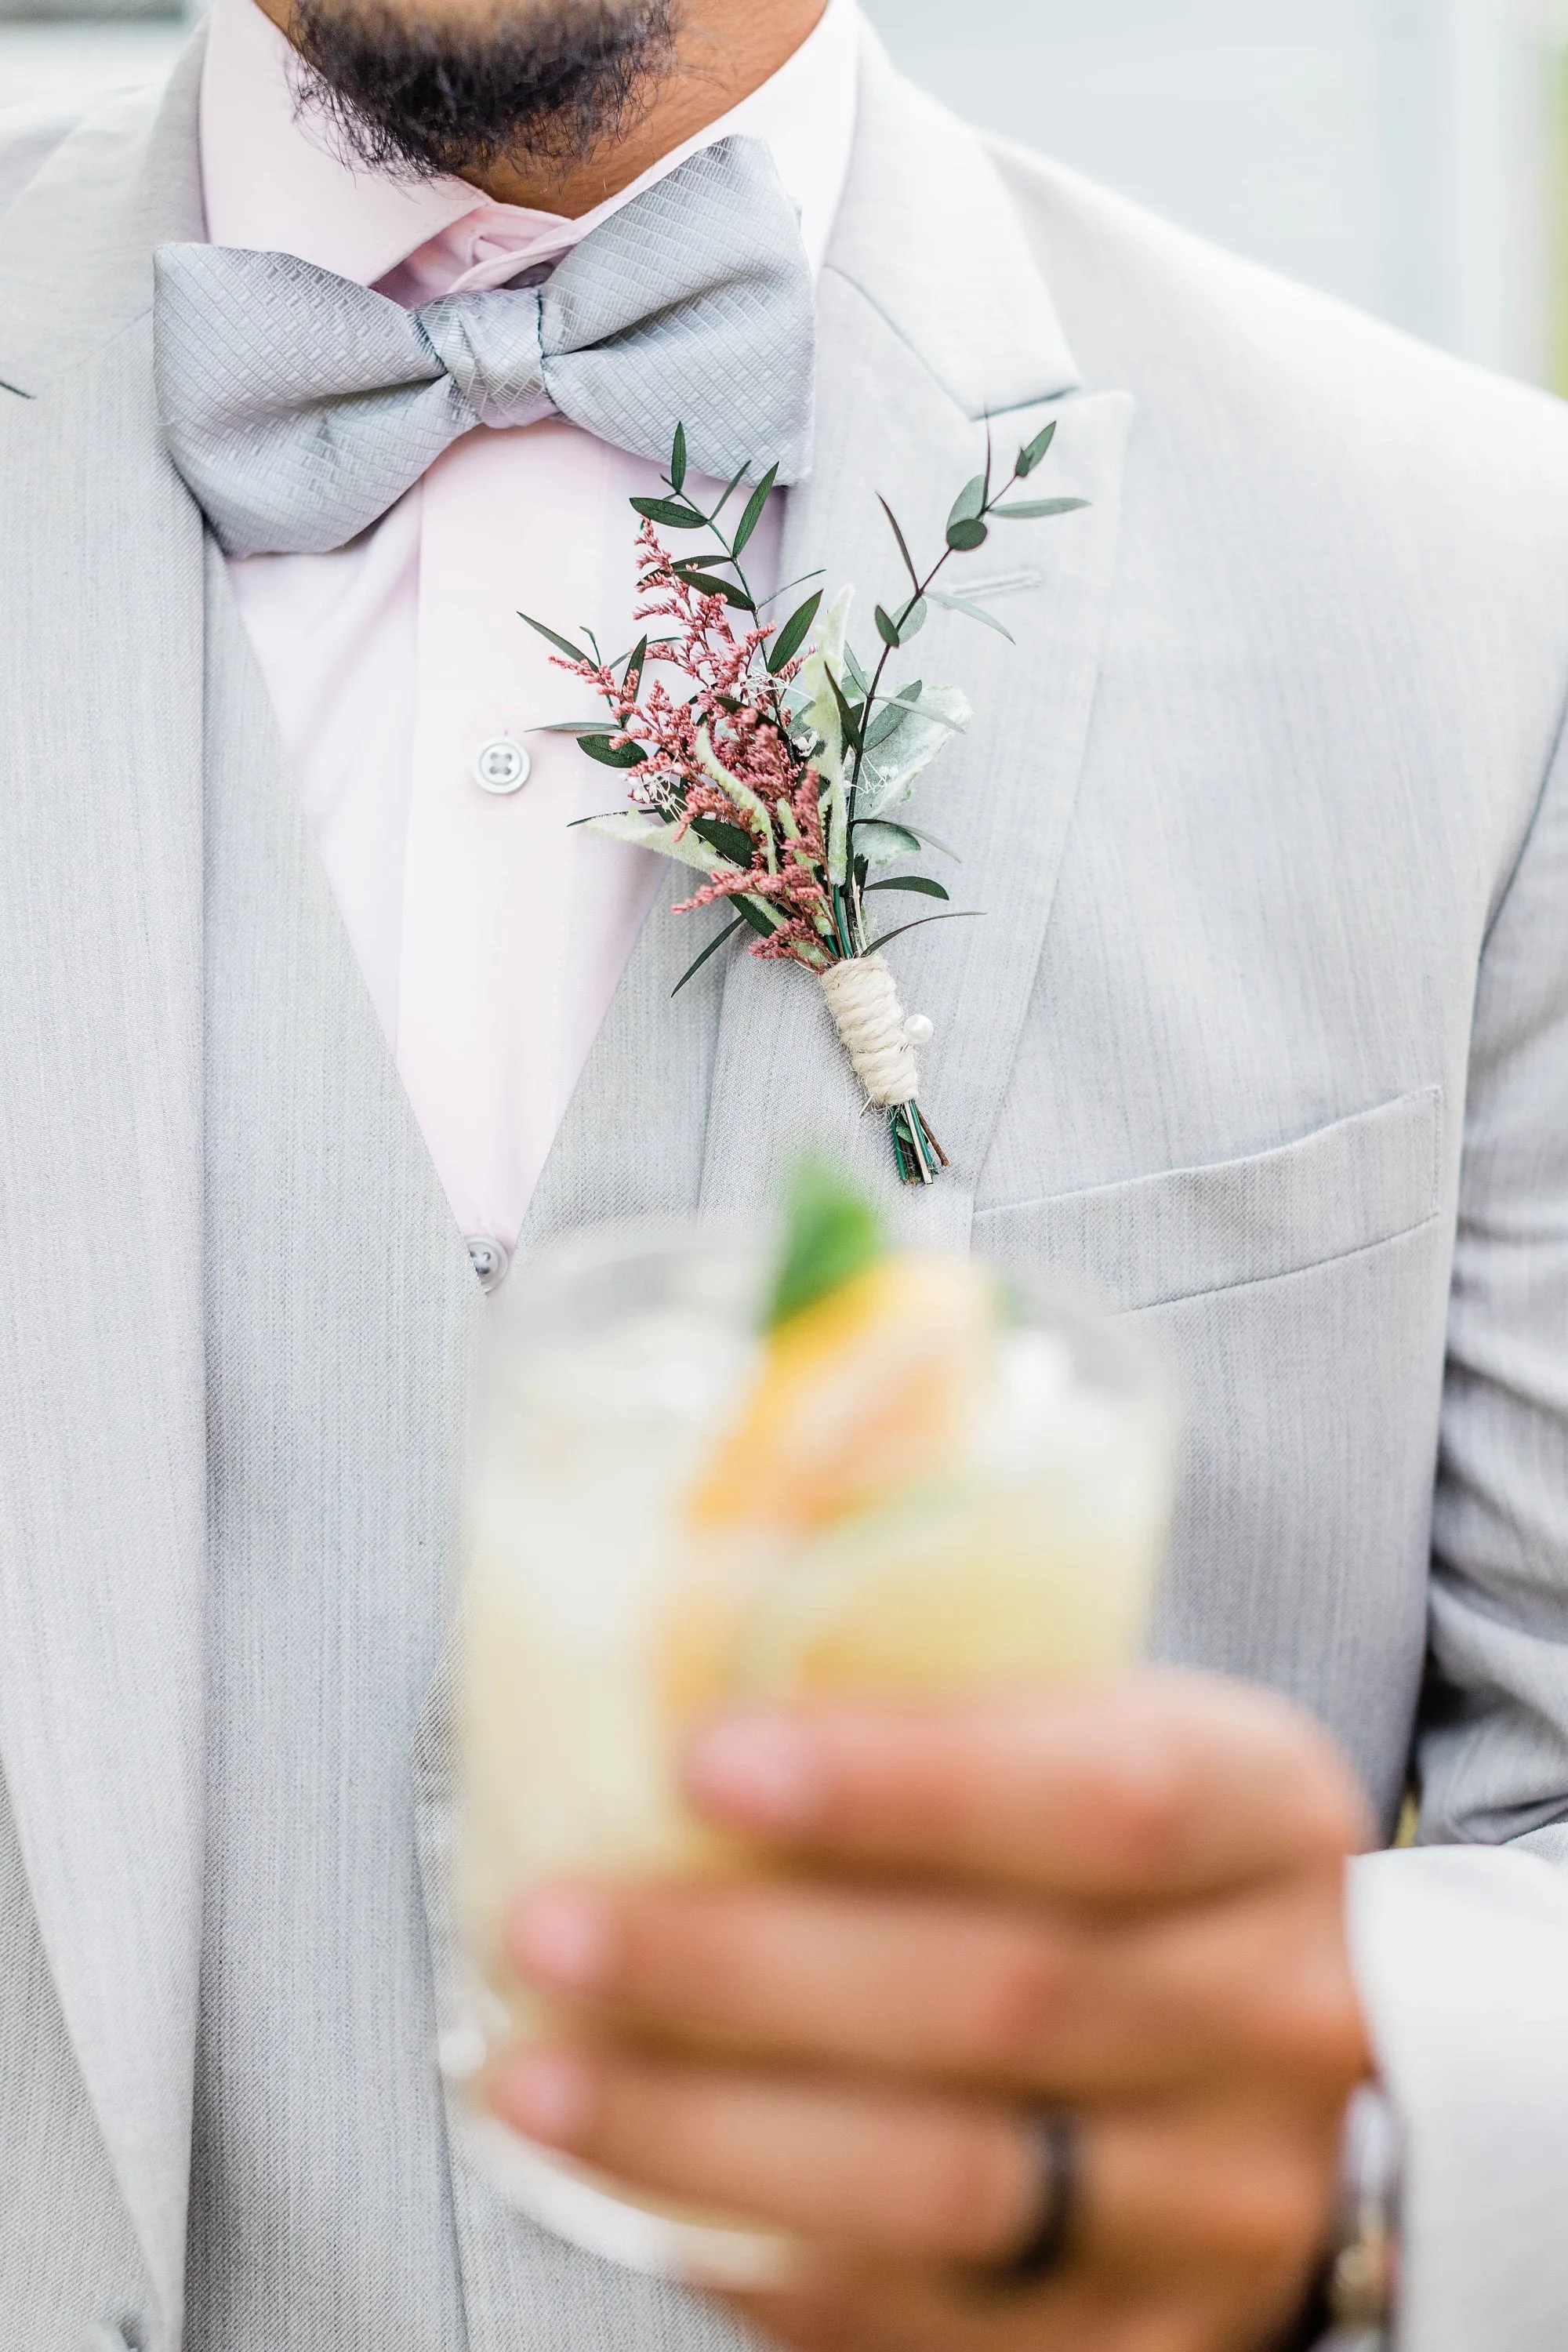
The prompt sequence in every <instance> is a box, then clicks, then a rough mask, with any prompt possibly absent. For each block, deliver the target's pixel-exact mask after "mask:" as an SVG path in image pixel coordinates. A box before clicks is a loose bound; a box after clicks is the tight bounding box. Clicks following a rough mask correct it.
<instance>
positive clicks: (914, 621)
mask: <svg viewBox="0 0 1568 2352" xmlns="http://www.w3.org/2000/svg"><path fill="white" fill-rule="evenodd" d="M929 617H930V609H929V607H928V605H927V604H926V600H925V598H924V597H923V596H916V597H915V598H913V599H912V601H911V602H910V604H906V605H905V607H904V609H903V611H902V612H901V613H900V614H899V643H900V645H901V646H907V645H908V644H909V642H910V638H911V637H918V636H919V635H920V633H921V630H922V629H923V628H924V627H925V625H926V622H927V620H928V618H929Z"/></svg>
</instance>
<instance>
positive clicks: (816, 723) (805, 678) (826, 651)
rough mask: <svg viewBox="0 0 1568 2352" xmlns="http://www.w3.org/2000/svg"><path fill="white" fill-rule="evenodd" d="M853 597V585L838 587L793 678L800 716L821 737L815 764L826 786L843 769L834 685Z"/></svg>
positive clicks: (840, 669) (840, 673)
mask: <svg viewBox="0 0 1568 2352" xmlns="http://www.w3.org/2000/svg"><path fill="white" fill-rule="evenodd" d="M854 596H855V591H854V590H853V588H841V589H840V590H839V592H838V593H837V596H836V597H835V598H834V600H833V602H832V604H830V605H829V606H828V608H827V617H826V620H825V621H824V622H823V624H822V626H821V628H820V629H819V631H818V632H817V638H816V644H815V645H814V646H813V647H812V649H811V651H810V652H809V653H808V654H807V656H806V657H805V661H804V662H802V664H801V666H800V668H799V671H798V672H797V673H796V679H795V683H796V685H797V686H798V687H799V688H800V690H801V692H802V694H803V695H804V696H805V704H804V708H803V716H804V717H805V719H806V721H807V722H808V724H809V725H810V727H811V730H812V731H813V733H814V734H816V736H818V737H819V738H820V739H821V742H822V757H821V759H820V760H819V761H818V762H817V764H818V766H819V768H820V769H821V771H822V777H823V782H825V783H826V784H828V785H832V784H834V783H837V781H838V778H839V776H840V774H841V773H842V771H843V762H844V736H843V730H842V725H841V722H840V719H839V716H838V712H839V697H838V695H837V693H836V692H835V686H836V683H837V680H838V679H839V678H841V677H842V676H843V674H844V644H845V638H846V635H847V632H848V627H849V607H850V605H851V604H852V603H853V601H854Z"/></svg>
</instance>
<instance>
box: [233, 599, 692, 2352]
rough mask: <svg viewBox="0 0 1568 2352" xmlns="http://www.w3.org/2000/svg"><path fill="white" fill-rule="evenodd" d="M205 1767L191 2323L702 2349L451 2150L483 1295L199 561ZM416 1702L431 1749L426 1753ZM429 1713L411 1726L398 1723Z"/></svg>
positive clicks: (280, 2341)
mask: <svg viewBox="0 0 1568 2352" xmlns="http://www.w3.org/2000/svg"><path fill="white" fill-rule="evenodd" d="M207 606H208V695H207V701H208V739H207V779H208V783H207V811H206V822H207V859H206V889H207V909H206V940H207V948H206V983H207V1044H206V1147H205V1148H206V1173H207V1201H208V1210H207V1327H206V1328H207V1349H208V1394H209V1438H210V1464H211V1470H210V1496H211V1501H210V1509H211V1533H212V1570H211V1579H212V1580H211V1591H210V1601H209V1611H210V1614H209V1643H210V1666H209V1673H210V1684H209V1720H210V1726H211V1731H210V1741H211V1745H210V1775H209V1811H208V1849H207V1864H206V1882H205V1941H204V1952H203V1976H202V2012H201V2031H200V2040H199V2048H198V2055H197V2069H196V2091H195V2135H194V2150H193V2156H194V2161H193V2167H192V2179H191V2222H190V2241H189V2294H190V2311H189V2323H188V2336H187V2344H188V2347H189V2352H456V2347H462V2346H464V2345H465V2344H467V2345H469V2346H471V2347H473V2352H514V2347H524V2346H530V2347H532V2346H537V2347H540V2352H577V2347H581V2352H589V2347H593V2352H601V2348H602V2352H608V2347H627V2352H630V2347H637V2352H653V2347H661V2346H662V2347H670V2352H676V2347H679V2352H721V2347H733V2346H734V2345H735V2344H736V2341H737V2339H736V2337H735V2336H734V2335H733V2332H732V2331H731V2329H730V2328H728V2326H723V2325H721V2323H720V2322H719V2321H718V2320H716V2319H715V2318H713V2317H712V2316H711V2315H710V2314H709V2313H708V2312H707V2311H706V2310H705V2309H704V2308H703V2307H702V2306H701V2305H698V2304H697V2303H695V2302H694V2301H693V2300H692V2299H691V2298H689V2297H688V2296H686V2295H683V2294H678V2293H676V2292H674V2291H672V2290H669V2289H666V2288H662V2287H658V2286H654V2285H652V2284H648V2283H647V2282H644V2281H642V2280H639V2279H635V2278H633V2277H631V2276H629V2275H627V2274H623V2273H619V2272H617V2271H616V2270H614V2269H612V2268H611V2267H609V2266H608V2265H605V2264H602V2263H597V2262H595V2261H593V2260H591V2259H590V2258H588V2257H587V2256H584V2255H579V2254H577V2253H575V2252H572V2251H570V2250H568V2249H566V2248H563V2247H561V2246H559V2245H557V2244H556V2243H555V2242H553V2241H552V2240H551V2239H549V2238H547V2237H545V2236H544V2235H543V2234H542V2232H539V2231H535V2230H533V2229H532V2228H531V2226H529V2225H528V2224H526V2223H524V2222H523V2221H520V2220H519V2219H518V2218H517V2217H516V2216H514V2215H512V2214H511V2213H510V2212H508V2211H507V2210H504V2209H503V2208H501V2207H500V2205H499V2204H498V2203H497V2201H496V2200H494V2199H492V2198H491V2196H490V2195H489V2191H488V2190H487V2189H485V2188H484V2187H483V2185H482V2184H481V2183H479V2182H478V2181H476V2180H474V2179H471V2178H470V2177H469V2176H468V2174H467V2173H466V2172H464V2171H462V2170H460V2169H459V2170H457V2171H456V2172H455V2171H454V2168H453V2164H452V2160H451V2158H450V2156H449V2153H448V2148H447V2136H446V2131H445V2128H444V2123H443V2116H442V2109H441V2100H440V2095H439V2085H438V2081H437V2070H436V2065H435V2056H434V2053H435V2003H434V1999H433V1992H432V1981H431V1967H430V1962H429V1958H428V1953H427V1931H426V1917H425V1913H424V1909H423V1907H422V1903H421V1896H420V1886H419V1876H418V1871H417V1866H416V1820H415V1810H416V1800H415V1787H414V1780H413V1775H412V1771H411V1752H412V1750H413V1748H414V1744H415V1738H416V1729H417V1727H418V1724H419V1717H420V1714H421V1709H422V1706H423V1705H424V1703H425V1700H426V1693H427V1691H428V1690H429V1688H430V1686H431V1684H432V1678H433V1675H434V1672H435V1668H436V1664H437V1656H438V1654H439V1649H440V1642H441V1633H442V1624H443V1617H444V1612H445V1607H446V1597H447V1579H448V1574H449V1568H450V1558H451V1546H452V1529H453V1517H454V1512H453V1506H454V1499H455V1482H456V1472H457V1467H458V1448H459V1442H460V1430H461V1423H462V1416H463V1403H464V1386H465V1377H466V1363H467V1357H468V1348H469V1344H470V1341H471V1339H472V1337H473V1335H474V1333H475V1332H476V1330H477V1329H478V1328H479V1318H480V1315H481V1313H482V1311H483V1302H482V1299H481V1296H480V1293H479V1288H478V1286H477V1284H476V1283H475V1281H474V1277H473V1276H472V1273H471V1271H470V1269H469V1267H468V1259H467V1255H466V1253H465V1251H464V1248H463V1244H462V1241H461V1239H460V1237H459V1235H458V1233H457V1230H456V1228H455V1226H454V1224H453V1222H452V1217H451V1213H450V1211H449V1209H448V1208H447V1203H446V1201H445V1199H444V1197H443V1195H442V1193H441V1191H440V1188H439V1185H438V1183H437V1178H436V1176H435V1173H434V1171H433V1169H432V1167H431V1165H430V1161H429V1159H428V1156H427V1154H426V1150H425V1149H424V1146H423V1143H422V1141H421V1139H420V1137H419V1134H418V1131H417V1129H416V1124H415V1121H414V1118H413V1115H412V1113H411V1111H410V1109H409V1106H408V1103H407V1100H406V1097H405V1095H404V1093H403V1091H402V1088H401V1087H400V1085H399V1082H398V1079H397V1076H396V1073H395V1068H394V1066H393V1063H392V1059H391V1057H390V1055H389V1054H388V1053H387V1051H386V1048H385V1045H384V1042H383V1039H382V1036H381V1033H380V1031H379V1029H378V1027H377V1025H376V1023H375V1018H374V1013H373V1012H372V1010H371V1006H370V1003H369V1000H368V998H367V996H366V993H365V991H364V988H363V983H362V981H361V978H360V974H359V971H358V969H357V967H356V965H355V963H354V960H353V954H352V951H351V950H350V947H349V945H348V941H347V939H346V936H345V934H344V932H343V929H342V923H341V921H340V919H339V917H338V913H337V910H336V908H335V906H334V904H333V902H332V899H331V892H330V889H329V887H328V884H327V882H326V879H325V876H324V874H323V872H322V870H321V865H320V862H319V860H318V858H317V856H316V854H315V851H314V847H313V845H312V844H311V843H310V837H309V834H308V830H307V828H306V825H305V824H304V821H303V818H302V815H301V813H300V803H299V800H298V796H297V793H296V792H295V789H294V786H293V783H292V781H291V779H290V778H289V774H288V772H287V771H286V768H285V766H284V763H283V761H282V759H281V757H280V755H279V750H278V746H277V738H276V732H275V729H274V725H273V720H272V715H271V711H270V709H269V707H268V702H267V699H266V695H265V690H264V688H263V687H262V684H261V680H260V677H259V675H258V671H257V670H256V667H255V665H254V663H253V662H252V661H251V659H250V656H249V650H248V646H247V645H246V644H245V642H244V634H243V628H242V625H241V624H240V622H239V620H238V616H237V613H236V611H235V608H234V606H233V604H232V600H231V598H230V595H229V592H228V586H227V581H226V575H225V573H224V571H223V567H222V565H221V562H216V560H214V561H213V562H212V563H211V566H210V570H209V582H208V596H207ZM439 1738H440V1733H439V1725H438V1722H435V1723H433V1725H432V1726H431V1727H429V1728H428V1729H427V1734H426V1780H429V1781H433V1782H435V1783H437V1784H438V1783H439V1781H440V1780H441V1779H442V1777H443V1775H442V1759H441V1757H440V1754H439ZM432 1741H434V1743H435V1752H434V1753H432V1752H431V1747H432Z"/></svg>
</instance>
